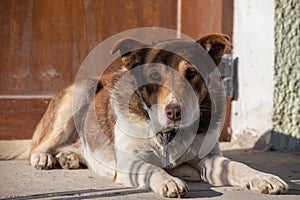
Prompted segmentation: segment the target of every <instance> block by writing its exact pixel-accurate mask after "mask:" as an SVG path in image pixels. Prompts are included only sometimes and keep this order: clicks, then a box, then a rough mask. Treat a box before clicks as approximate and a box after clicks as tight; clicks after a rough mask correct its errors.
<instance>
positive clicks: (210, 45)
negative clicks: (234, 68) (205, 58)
mask: <svg viewBox="0 0 300 200" xmlns="http://www.w3.org/2000/svg"><path fill="white" fill-rule="evenodd" d="M197 42H198V43H199V44H200V45H201V46H202V47H203V48H204V49H205V50H206V51H207V52H208V54H209V55H210V57H211V58H212V59H213V61H214V62H215V64H216V66H219V65H220V63H221V59H222V56H223V55H224V52H225V49H226V47H227V48H229V49H232V44H231V42H230V39H229V36H227V35H223V34H211V35H207V36H204V37H203V38H201V39H200V40H198V41H197Z"/></svg>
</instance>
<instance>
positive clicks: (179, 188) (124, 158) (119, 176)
mask: <svg viewBox="0 0 300 200" xmlns="http://www.w3.org/2000/svg"><path fill="white" fill-rule="evenodd" d="M114 180H115V181H116V182H119V183H122V184H124V185H125V186H134V187H140V188H149V187H150V188H151V189H152V190H153V191H154V192H155V193H158V194H160V195H161V196H163V197H170V198H179V197H184V196H185V195H186V194H187V192H188V186H187V184H186V183H185V182H184V181H183V180H181V179H179V178H176V177H173V176H171V175H169V174H168V173H167V172H166V171H165V170H163V169H162V168H160V167H157V166H155V165H152V164H150V163H146V162H144V161H142V160H141V159H139V158H134V157H132V156H131V155H128V154H126V155H124V154H122V155H121V156H120V155H119V156H118V159H117V167H116V174H115V178H114Z"/></svg>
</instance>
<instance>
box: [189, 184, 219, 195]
mask: <svg viewBox="0 0 300 200" xmlns="http://www.w3.org/2000/svg"><path fill="white" fill-rule="evenodd" d="M188 185H189V188H190V190H189V192H188V194H187V196H186V198H211V197H218V196H222V195H223V193H221V192H217V191H215V190H213V189H211V185H209V184H206V183H199V182H188Z"/></svg>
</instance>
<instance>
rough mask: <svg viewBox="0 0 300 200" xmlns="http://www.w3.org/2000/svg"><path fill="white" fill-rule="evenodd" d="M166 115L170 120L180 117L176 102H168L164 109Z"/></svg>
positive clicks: (179, 109) (176, 119)
mask: <svg viewBox="0 0 300 200" xmlns="http://www.w3.org/2000/svg"><path fill="white" fill-rule="evenodd" d="M165 114H166V117H167V118H168V119H170V120H172V121H178V120H180V119H181V108H180V106H179V105H178V104H169V105H167V106H166V109H165Z"/></svg>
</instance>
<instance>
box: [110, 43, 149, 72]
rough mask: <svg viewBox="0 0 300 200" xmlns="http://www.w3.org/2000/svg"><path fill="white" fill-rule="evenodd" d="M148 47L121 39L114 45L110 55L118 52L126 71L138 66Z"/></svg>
mask: <svg viewBox="0 0 300 200" xmlns="http://www.w3.org/2000/svg"><path fill="white" fill-rule="evenodd" d="M147 47H149V45H147V44H144V43H142V42H140V41H136V40H133V39H123V40H120V41H118V42H117V43H115V44H114V46H113V47H112V49H111V52H110V54H114V53H115V52H117V51H120V53H121V55H122V63H123V65H124V67H125V68H126V69H128V70H129V69H132V68H133V67H135V66H137V65H138V64H140V63H141V62H142V60H143V57H144V55H145V52H146V50H147V49H146V48H147Z"/></svg>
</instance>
